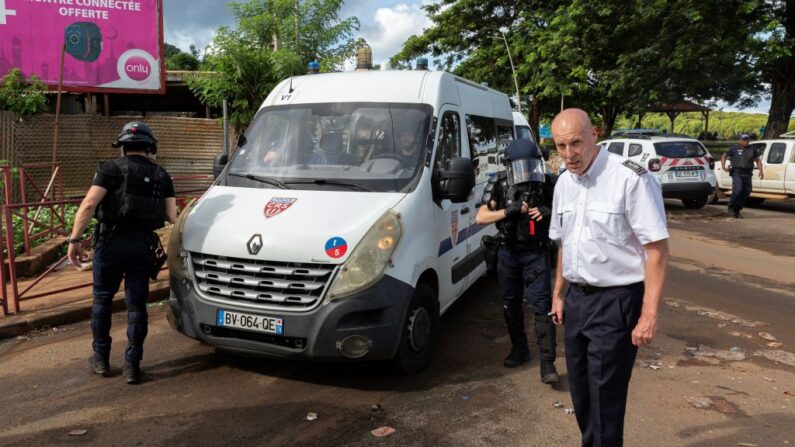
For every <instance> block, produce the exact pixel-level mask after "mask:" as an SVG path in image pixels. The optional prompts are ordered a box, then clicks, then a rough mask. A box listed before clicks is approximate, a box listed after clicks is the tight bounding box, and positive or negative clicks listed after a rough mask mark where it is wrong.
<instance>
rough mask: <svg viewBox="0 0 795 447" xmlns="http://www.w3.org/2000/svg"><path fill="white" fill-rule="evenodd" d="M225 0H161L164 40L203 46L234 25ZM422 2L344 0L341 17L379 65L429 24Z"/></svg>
mask: <svg viewBox="0 0 795 447" xmlns="http://www.w3.org/2000/svg"><path fill="white" fill-rule="evenodd" d="M426 1H427V0H426ZM227 3H230V1H228V0H220V1H219V0H164V12H165V16H164V19H163V21H164V26H163V27H164V28H165V39H166V42H167V43H170V44H172V45H176V46H178V47H179V48H181V49H183V50H185V51H187V49H188V47H189V46H190V45H191V44H194V45H196V46H197V47H198V48H204V46H205V45H207V44H208V43H209V42H210V41H211V40H212V38H213V35H214V33H215V30H216V29H217V28H218V27H219V26H221V25H230V26H231V25H234V19H233V18H232V15H231V14H230V13H229V9H228V8H227V7H226V4H227ZM421 4H422V1H421V0H403V1H396V0H347V1H346V2H345V5H344V6H343V8H342V10H341V11H340V17H351V16H356V17H358V18H359V22H361V26H360V29H359V32H358V34H357V36H356V37H363V38H365V39H366V40H367V42H368V43H369V44H370V46H371V47H372V48H373V59H374V63H376V64H379V63H382V62H384V61H386V60H387V59H389V58H390V57H391V56H392V55H394V54H395V53H397V51H398V50H399V49H400V46H401V45H402V44H403V42H404V41H405V40H406V38H408V37H409V36H411V35H413V34H419V33H421V32H422V30H423V29H424V28H425V27H426V26H428V24H429V23H430V22H429V20H428V19H427V17H425V14H424V12H423V11H422V9H420V5H421Z"/></svg>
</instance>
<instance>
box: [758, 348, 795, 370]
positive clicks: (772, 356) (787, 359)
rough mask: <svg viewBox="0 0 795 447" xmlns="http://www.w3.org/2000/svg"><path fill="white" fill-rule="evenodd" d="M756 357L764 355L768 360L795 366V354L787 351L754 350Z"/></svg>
mask: <svg viewBox="0 0 795 447" xmlns="http://www.w3.org/2000/svg"><path fill="white" fill-rule="evenodd" d="M754 356H756V357H764V358H766V359H768V360H771V361H774V362H779V363H783V364H785V365H789V366H795V354H793V353H791V352H787V351H782V350H780V349H777V350H769V349H765V350H759V351H756V352H754Z"/></svg>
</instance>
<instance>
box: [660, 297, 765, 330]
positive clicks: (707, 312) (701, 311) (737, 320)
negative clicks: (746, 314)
mask: <svg viewBox="0 0 795 447" xmlns="http://www.w3.org/2000/svg"><path fill="white" fill-rule="evenodd" d="M665 304H666V305H668V306H670V307H682V308H684V309H685V310H687V311H689V312H696V313H697V314H698V315H701V316H702V317H707V318H711V319H713V320H719V321H723V322H727V323H734V324H738V325H740V326H745V327H760V326H767V324H766V323H763V322H761V321H750V320H746V319H744V318H742V317H739V316H737V315H733V314H730V313H726V312H723V311H720V310H716V309H710V308H709V307H703V306H696V305H694V304H692V303H689V302H687V301H684V300H674V299H671V298H666V299H665Z"/></svg>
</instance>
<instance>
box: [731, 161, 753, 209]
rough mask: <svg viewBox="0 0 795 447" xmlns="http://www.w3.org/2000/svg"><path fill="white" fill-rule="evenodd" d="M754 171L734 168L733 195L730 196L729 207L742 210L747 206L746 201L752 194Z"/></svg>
mask: <svg viewBox="0 0 795 447" xmlns="http://www.w3.org/2000/svg"><path fill="white" fill-rule="evenodd" d="M751 176H752V171H744V170H740V169H732V195H731V197H730V198H729V208H731V209H733V210H734V211H735V212H738V213H739V212H740V210H741V209H743V207H745V201H746V200H748V196H750V195H751V185H752V184H751Z"/></svg>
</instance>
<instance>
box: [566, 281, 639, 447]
mask: <svg viewBox="0 0 795 447" xmlns="http://www.w3.org/2000/svg"><path fill="white" fill-rule="evenodd" d="M643 290H644V286H643V283H636V284H631V285H628V286H620V287H612V288H604V289H598V290H595V291H591V290H589V291H588V292H590V293H586V291H584V290H583V289H580V288H579V287H577V286H575V285H571V286H570V287H569V291H568V293H567V294H566V297H565V300H564V312H565V314H564V318H565V324H566V325H565V327H566V369H567V371H568V374H569V388H570V390H571V400H572V403H573V405H574V413H575V415H576V416H577V424H578V425H579V426H580V432H582V445H583V447H617V446H618V447H620V446H622V445H623V442H624V441H623V438H624V413H625V411H626V407H627V390H628V388H629V379H630V377H631V375H632V367H633V365H634V364H635V355H636V354H637V352H638V348H637V347H636V346H635V345H633V344H632V330H633V329H634V328H635V325H636V324H637V322H638V319H639V318H640V311H641V308H642V307H643Z"/></svg>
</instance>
